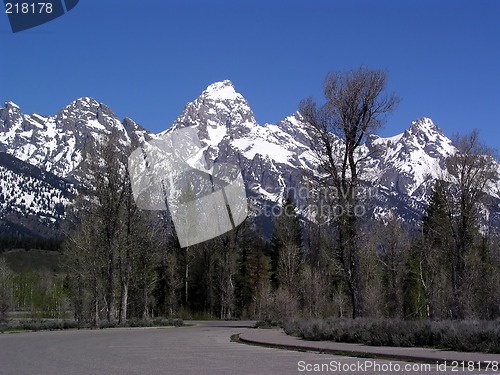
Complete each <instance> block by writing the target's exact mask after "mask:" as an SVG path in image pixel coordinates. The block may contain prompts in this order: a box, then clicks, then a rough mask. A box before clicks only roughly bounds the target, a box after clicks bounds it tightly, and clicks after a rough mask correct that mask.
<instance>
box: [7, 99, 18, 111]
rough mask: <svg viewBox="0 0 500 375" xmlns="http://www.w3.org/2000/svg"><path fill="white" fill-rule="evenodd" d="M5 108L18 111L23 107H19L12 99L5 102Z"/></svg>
mask: <svg viewBox="0 0 500 375" xmlns="http://www.w3.org/2000/svg"><path fill="white" fill-rule="evenodd" d="M5 109H14V110H16V111H20V110H21V108H19V106H18V105H17V104H16V103H14V102H11V101H8V102H6V103H5Z"/></svg>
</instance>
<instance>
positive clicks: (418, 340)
mask: <svg viewBox="0 0 500 375" xmlns="http://www.w3.org/2000/svg"><path fill="white" fill-rule="evenodd" d="M283 328H284V329H285V332H286V333H287V334H289V335H295V336H298V337H301V338H303V339H306V340H312V341H335V342H347V343H357V344H365V345H373V346H400V347H430V348H439V349H446V350H455V351H462V352H483V353H500V321H498V320H497V321H430V320H415V321H405V320H399V319H376V320H375V319H354V320H352V319H333V318H332V319H312V320H296V321H291V322H286V323H285V324H284V325H283Z"/></svg>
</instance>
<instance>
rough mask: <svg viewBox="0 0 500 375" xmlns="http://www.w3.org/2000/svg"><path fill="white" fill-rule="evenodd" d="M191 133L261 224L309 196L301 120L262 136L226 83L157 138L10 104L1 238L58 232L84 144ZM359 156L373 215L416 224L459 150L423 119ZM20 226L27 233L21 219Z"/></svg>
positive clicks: (92, 114)
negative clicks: (288, 202)
mask: <svg viewBox="0 0 500 375" xmlns="http://www.w3.org/2000/svg"><path fill="white" fill-rule="evenodd" d="M187 126H191V127H194V128H195V129H196V130H197V133H198V137H199V139H200V142H201V146H202V149H201V150H200V151H201V152H202V153H203V154H204V156H205V158H206V160H207V161H208V162H209V164H210V162H214V161H217V162H229V163H231V164H236V165H238V166H239V167H240V168H241V171H242V175H243V178H244V180H245V184H246V188H247V193H248V195H249V196H250V197H251V198H253V199H255V201H256V202H257V204H258V207H260V209H261V210H263V211H261V212H260V214H266V208H267V209H270V208H271V207H272V205H273V204H274V203H276V202H279V201H280V200H281V199H282V197H283V194H284V193H285V191H286V190H287V189H290V188H292V189H295V190H296V192H297V191H299V189H300V188H301V187H302V188H305V186H306V185H305V183H306V182H307V178H308V176H311V175H314V174H317V166H318V159H317V157H316V155H315V153H314V152H313V150H312V148H311V145H312V144H313V142H314V138H313V136H312V133H311V131H310V130H309V129H308V126H307V124H306V123H305V122H304V121H303V119H302V117H301V116H300V114H299V113H294V114H292V115H291V116H289V117H287V118H285V119H283V120H282V121H280V122H278V123H277V124H264V125H262V126H261V125H259V124H258V123H257V122H256V120H255V117H254V115H253V112H252V110H251V108H250V106H249V104H248V102H247V101H246V100H245V99H244V98H243V96H242V95H241V94H239V93H237V92H236V91H235V89H234V87H233V85H232V84H231V82H230V81H223V82H217V83H214V84H212V85H210V86H209V87H208V88H207V89H206V90H205V91H203V92H202V93H201V95H200V96H199V97H198V98H197V99H195V100H194V101H193V102H191V103H188V104H187V105H186V106H185V108H184V110H183V111H182V113H181V114H180V116H179V117H178V119H177V120H176V121H175V122H174V123H173V124H172V126H171V127H168V129H167V130H165V132H163V133H160V134H158V135H154V134H150V133H148V132H147V131H146V130H144V129H143V128H142V127H141V126H139V125H138V124H136V123H135V122H134V121H133V120H131V119H128V118H126V119H125V120H123V121H120V120H118V118H117V117H116V116H115V115H114V113H113V112H112V111H111V109H110V108H108V107H107V106H105V105H104V104H102V103H99V102H97V101H95V100H94V99H91V98H81V99H78V100H76V101H74V102H72V103H70V104H69V105H68V106H66V107H65V108H63V109H62V110H61V111H59V113H58V114H57V115H55V116H42V115H38V114H31V115H26V114H23V113H22V112H21V109H20V108H19V107H18V106H17V105H15V104H14V103H12V102H8V103H6V104H5V106H4V107H3V108H0V232H16V233H22V230H21V229H22V228H24V227H26V229H27V230H28V231H27V233H32V232H33V233H38V234H40V235H45V236H47V235H49V234H50V231H51V230H52V228H56V227H57V223H58V222H59V221H60V219H61V218H62V217H63V215H64V206H65V205H67V204H68V203H69V202H70V201H71V200H72V194H74V192H75V190H74V189H75V186H77V185H78V169H79V166H80V165H81V163H82V154H83V150H84V149H85V145H86V144H87V143H88V141H89V139H91V138H94V139H99V137H101V136H102V135H104V134H109V133H110V132H112V131H113V132H115V133H116V134H118V137H117V142H118V143H119V145H122V146H123V147H124V150H125V146H127V145H130V144H131V143H134V144H138V143H140V142H143V141H144V140H147V139H150V138H154V137H157V136H162V135H163V134H165V133H167V132H171V131H175V129H179V128H182V127H187ZM119 145H118V146H119ZM360 152H361V153H363V154H365V155H366V156H367V160H366V162H365V164H364V173H363V179H364V180H365V182H366V186H367V187H369V189H370V190H369V191H370V192H371V193H370V205H371V209H370V212H369V214H370V215H373V216H375V217H384V216H385V215H387V214H388V213H389V212H393V213H394V212H395V213H396V214H397V215H399V216H400V217H402V218H404V219H405V220H409V221H415V220H418V219H419V218H420V217H421V215H422V213H423V210H424V208H425V206H426V204H427V200H428V198H429V194H430V192H431V186H432V181H433V180H434V179H435V178H436V177H439V176H441V175H442V174H443V172H444V169H445V165H444V162H445V158H446V157H447V156H449V155H451V154H452V153H454V152H455V148H454V146H453V145H452V143H451V141H450V140H449V139H448V138H447V137H446V136H445V135H444V134H443V133H442V131H441V130H440V129H439V128H438V127H437V126H436V125H435V124H434V123H433V122H432V120H430V119H428V118H421V119H418V120H416V121H414V122H412V124H411V126H410V128H409V129H407V130H406V131H405V132H404V133H402V134H399V135H397V136H394V137H390V138H382V137H379V136H376V135H371V136H369V137H368V139H367V142H366V143H365V144H364V145H363V147H362V149H361V151H360ZM297 198H298V200H299V205H301V204H305V202H301V199H302V200H304V199H303V198H304V197H303V196H302V195H300V194H299V196H298V197H297ZM268 213H269V212H268ZM9 217H10V218H13V217H16V218H17V219H15V220H14V219H12V220H11V219H9ZM24 217H29V218H30V219H29V222H30V223H31V224H30V225H28V224H23V223H24V221H23V220H21V219H19V218H24ZM9 220H10V221H9ZM11 222H12V223H14V224H12V223H11ZM32 222H36V224H37V225H33V223H32ZM2 223H10V224H5V225H3V226H2ZM46 228H49V229H46ZM42 229H43V230H42Z"/></svg>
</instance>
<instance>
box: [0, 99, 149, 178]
mask: <svg viewBox="0 0 500 375" xmlns="http://www.w3.org/2000/svg"><path fill="white" fill-rule="evenodd" d="M111 131H114V132H117V133H118V134H119V142H120V143H121V144H123V145H125V144H128V143H129V142H130V141H131V139H137V140H139V141H143V140H144V137H147V132H146V131H145V130H144V129H143V128H142V127H141V126H139V125H137V124H136V123H135V122H133V121H132V120H130V119H125V120H124V121H123V123H122V122H120V121H119V120H118V118H117V117H116V115H115V114H114V113H113V112H112V111H111V109H110V108H108V107H107V106H106V105H104V104H102V103H98V102H97V101H96V100H94V99H92V98H80V99H78V100H75V101H74V102H72V103H70V104H69V105H67V106H66V107H64V108H63V109H61V110H60V111H59V113H58V114H57V115H55V116H42V115H39V114H36V113H34V114H31V115H25V114H23V113H22V112H21V109H20V108H19V107H18V106H17V105H16V104H14V103H12V102H8V103H6V104H5V107H4V108H0V151H3V152H6V153H8V154H10V155H12V156H14V157H16V158H18V159H20V160H22V161H25V162H27V163H29V164H31V165H34V166H36V167H39V168H40V169H42V170H45V171H48V172H52V173H54V174H55V175H57V176H59V177H62V178H69V177H72V176H73V174H74V171H75V170H76V169H77V168H78V166H79V165H80V163H81V162H82V151H83V150H84V148H85V145H86V144H87V142H88V140H89V139H90V137H92V138H94V139H97V138H99V137H100V136H101V135H103V134H108V133H110V132H111Z"/></svg>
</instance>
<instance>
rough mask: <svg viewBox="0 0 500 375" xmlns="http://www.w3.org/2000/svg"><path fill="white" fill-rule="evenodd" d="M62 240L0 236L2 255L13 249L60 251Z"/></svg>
mask: <svg viewBox="0 0 500 375" xmlns="http://www.w3.org/2000/svg"><path fill="white" fill-rule="evenodd" d="M62 243H63V240H62V239H59V238H43V237H25V236H24V237H23V236H13V235H7V234H3V235H0V253H2V252H4V251H7V250H13V249H25V250H31V249H37V250H48V251H60V250H61V244H62Z"/></svg>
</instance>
